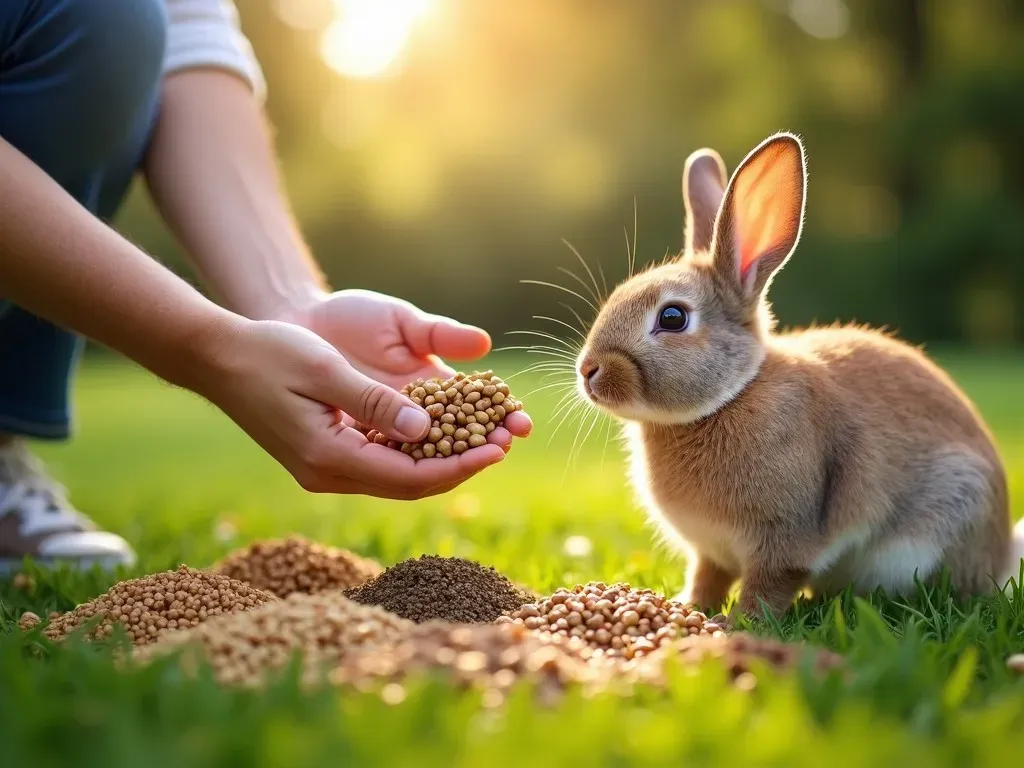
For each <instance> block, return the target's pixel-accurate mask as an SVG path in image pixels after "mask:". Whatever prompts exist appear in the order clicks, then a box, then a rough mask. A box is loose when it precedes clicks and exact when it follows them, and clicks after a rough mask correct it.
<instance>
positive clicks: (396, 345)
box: [282, 290, 533, 450]
mask: <svg viewBox="0 0 1024 768" xmlns="http://www.w3.org/2000/svg"><path fill="white" fill-rule="evenodd" d="M282 319H284V320H287V321H288V322H293V323H296V324H298V325H301V326H303V327H305V328H308V329H309V330H311V331H313V332H314V333H316V334H317V335H318V336H320V337H321V338H323V339H326V340H327V341H328V342H330V343H331V344H332V345H333V346H334V347H335V348H336V349H337V350H339V351H340V352H341V353H342V355H344V357H345V359H346V360H347V361H348V362H349V363H350V364H351V365H352V366H353V367H354V368H356V369H357V370H358V371H359V372H361V373H362V374H363V375H364V376H368V377H369V378H371V379H373V380H375V381H379V382H382V383H384V384H387V385H388V386H389V387H392V388H394V389H401V388H402V387H404V386H405V385H406V384H408V383H409V382H411V381H414V380H416V379H421V378H422V379H428V378H431V377H433V376H440V377H441V378H447V377H448V376H451V375H452V374H453V373H455V371H454V370H453V369H452V368H451V367H450V366H448V365H447V364H446V363H445V362H444V361H443V360H442V358H446V357H447V358H451V359H453V360H476V359H478V358H480V357H483V356H484V355H485V354H487V352H489V351H490V348H491V339H490V337H489V336H488V335H487V332H486V331H483V330H481V329H480V328H475V327H473V326H470V325H463V324H462V323H459V322H457V321H455V320H452V319H450V318H447V317H441V316H438V315H430V314H427V313H426V312H423V311H421V310H419V309H418V308H416V307H415V306H413V305H412V304H410V303H409V302H406V301H402V300H400V299H396V298H394V297H391V296H386V295H384V294H380V293H374V292H373V291H362V290H346V291H337V292H336V293H332V294H328V295H325V296H323V297H322V298H321V299H319V300H318V301H315V302H314V303H312V304H311V305H309V306H308V307H305V308H302V309H300V310H297V311H293V312H291V313H289V314H288V315H286V316H284V317H282ZM532 429H533V422H532V421H531V420H530V417H529V416H527V415H526V413H525V412H523V411H516V412H514V413H510V414H508V416H506V418H505V428H504V429H497V430H495V431H494V432H492V433H491V435H490V436H489V438H490V441H491V442H496V443H498V444H499V445H502V446H503V447H504V448H505V450H508V447H509V446H510V443H511V437H512V436H514V437H526V436H527V435H529V434H530V431H531V430H532Z"/></svg>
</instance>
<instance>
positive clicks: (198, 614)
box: [43, 565, 276, 645]
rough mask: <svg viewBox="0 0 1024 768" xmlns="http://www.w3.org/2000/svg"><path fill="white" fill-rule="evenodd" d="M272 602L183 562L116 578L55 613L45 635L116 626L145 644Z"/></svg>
mask: <svg viewBox="0 0 1024 768" xmlns="http://www.w3.org/2000/svg"><path fill="white" fill-rule="evenodd" d="M275 600H276V598H275V597H274V596H273V595H271V594H268V593H266V592H263V591H261V590H259V589H255V588H254V587H252V586H251V585H249V584H246V583H244V582H241V581H236V580H235V579H231V578H228V577H227V576H224V575H221V574H218V573H210V572H207V571H197V570H195V569H193V568H189V567H188V566H186V565H181V566H179V567H178V569H177V570H176V571H164V572H161V573H154V574H152V575H150V576H143V577H142V578H138V579H131V580H128V581H122V582H119V583H118V584H115V585H114V586H113V587H111V588H110V589H109V590H107V591H106V592H105V593H104V594H102V595H100V596H99V597H97V598H94V599H93V600H90V601H89V602H87V603H82V604H81V605H79V606H77V607H76V608H75V609H74V610H72V611H69V612H68V613H64V614H61V615H60V616H56V617H54V618H53V619H52V620H51V621H50V623H49V624H48V625H47V626H46V628H45V629H44V630H43V634H44V635H45V636H46V637H48V638H50V639H51V640H54V641H58V642H59V641H62V640H65V639H66V638H67V637H68V636H69V635H70V634H72V633H73V632H75V631H77V630H79V629H81V628H85V629H84V633H83V634H84V637H85V638H86V639H90V640H96V639H100V638H104V637H109V636H110V635H111V634H112V633H113V631H114V627H115V626H116V625H120V626H122V627H123V628H124V629H125V631H126V632H127V634H128V636H129V637H130V638H131V640H132V642H133V643H134V644H136V645H144V644H146V643H152V642H154V641H155V640H156V639H157V638H158V637H159V636H160V635H162V634H164V633H168V632H172V631H173V630H181V629H187V628H190V627H195V626H197V625H199V624H200V623H201V622H204V621H206V620H207V619H209V618H212V617H215V616H220V615H223V614H233V613H237V612H240V611H249V610H252V609H253V608H256V607H258V606H261V605H263V604H265V603H268V602H272V601H275Z"/></svg>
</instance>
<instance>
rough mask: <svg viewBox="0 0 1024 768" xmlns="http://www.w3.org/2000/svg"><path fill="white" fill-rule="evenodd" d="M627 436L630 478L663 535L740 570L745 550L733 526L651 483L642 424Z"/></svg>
mask: <svg viewBox="0 0 1024 768" xmlns="http://www.w3.org/2000/svg"><path fill="white" fill-rule="evenodd" d="M626 435H627V437H628V439H629V446H630V453H629V455H630V480H631V482H632V485H633V488H634V491H635V493H636V494H637V496H638V498H639V500H640V503H641V504H642V505H643V507H644V509H645V510H646V511H647V514H648V515H649V516H650V518H651V519H652V521H654V522H655V523H656V524H657V526H658V529H659V531H660V533H661V534H662V536H663V537H664V538H665V539H666V540H668V541H671V542H672V544H673V545H675V546H678V547H681V548H683V549H684V550H685V551H686V554H687V555H688V556H690V557H691V558H692V557H693V556H694V555H696V554H697V553H700V554H702V555H705V556H707V557H710V558H712V559H713V560H715V561H716V562H718V563H721V564H722V565H724V566H727V567H730V568H734V569H736V570H737V571H739V570H741V569H742V565H743V562H744V560H745V559H746V558H745V554H746V553H745V552H744V550H743V544H742V541H741V540H740V538H739V537H738V536H737V535H736V531H735V530H734V528H733V527H732V526H731V525H730V524H729V523H728V522H727V521H725V520H723V519H722V518H721V517H720V516H716V515H714V514H708V511H707V510H703V509H701V508H700V507H699V505H695V504H694V503H693V501H692V500H691V499H687V498H683V497H682V496H680V495H677V494H673V493H671V492H669V491H667V489H661V488H660V487H659V485H658V484H657V483H654V482H652V478H651V468H650V466H649V464H648V461H647V454H646V450H645V447H644V442H643V438H642V436H641V434H640V427H639V426H638V425H635V424H630V425H627V427H626Z"/></svg>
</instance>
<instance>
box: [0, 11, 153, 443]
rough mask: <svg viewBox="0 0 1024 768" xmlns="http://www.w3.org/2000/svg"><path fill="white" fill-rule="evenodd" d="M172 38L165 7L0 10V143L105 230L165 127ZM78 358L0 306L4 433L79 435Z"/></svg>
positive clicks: (39, 325) (32, 321) (63, 342)
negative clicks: (160, 119) (74, 414)
mask: <svg viewBox="0 0 1024 768" xmlns="http://www.w3.org/2000/svg"><path fill="white" fill-rule="evenodd" d="M166 35H167V19H166V15H165V10H164V5H163V0H0V136H2V137H3V138H4V139H5V140H6V141H7V142H9V143H10V144H12V145H13V146H14V147H16V148H17V149H18V150H20V151H21V152H22V153H24V154H25V155H26V156H28V157H29V158H30V159H31V160H32V161H33V162H35V163H36V165H38V166H40V167H41V168H42V169H43V170H44V171H45V172H46V173H47V174H48V175H49V176H50V177H51V178H53V179H54V180H55V181H56V182H57V183H58V184H60V186H61V187H63V188H64V189H65V190H66V191H67V192H68V193H69V194H70V195H72V196H73V197H74V198H75V199H76V200H77V201H78V202H79V203H81V204H82V205H83V206H84V207H86V208H87V209H88V210H89V211H91V212H92V213H93V214H95V215H96V216H98V217H99V218H101V219H103V220H105V221H109V220H110V219H111V218H112V217H113V216H114V214H115V213H116V212H117V210H118V208H119V207H120V205H121V203H122V201H123V200H124V198H125V195H126V193H127V191H128V188H129V185H130V183H131V180H132V177H133V175H134V173H135V170H136V169H137V168H138V166H139V164H140V162H141V160H142V157H143V155H144V153H145V150H146V147H147V144H148V141H149V137H150V134H151V132H152V129H153V125H154V123H155V120H156V115H157V111H158V106H159V86H160V79H161V78H160V74H161V68H162V64H163V54H164V47H165V42H166ZM5 226H9V223H8V222H0V236H2V234H3V227H5ZM0 291H2V287H0ZM80 348H81V340H80V339H79V337H78V336H76V335H75V334H74V333H72V332H71V331H68V330H66V329H63V328H58V327H56V326H54V325H52V324H50V323H49V322H47V321H45V320H42V319H40V318H39V317H36V316H35V315H32V314H30V313H28V312H26V311H24V310H22V309H20V308H19V307H17V306H14V305H13V304H11V303H10V302H7V301H4V299H3V297H2V296H0V433H12V434H20V435H26V436H30V437H37V438H50V439H57V438H65V437H67V436H68V435H69V434H70V432H71V423H72V419H71V407H70V388H71V387H70V385H71V378H72V374H73V372H74V369H75V364H76V361H77V359H78V355H79V350H80Z"/></svg>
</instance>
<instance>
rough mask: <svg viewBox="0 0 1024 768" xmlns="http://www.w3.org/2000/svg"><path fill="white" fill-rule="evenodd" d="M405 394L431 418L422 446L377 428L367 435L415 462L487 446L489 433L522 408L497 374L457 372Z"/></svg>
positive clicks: (417, 383) (408, 387)
mask: <svg viewBox="0 0 1024 768" xmlns="http://www.w3.org/2000/svg"><path fill="white" fill-rule="evenodd" d="M402 394H403V395H405V396H406V397H408V398H409V399H410V400H412V401H413V402H414V403H416V405H419V406H422V407H423V408H424V409H426V411H427V413H428V414H430V418H431V422H430V432H429V434H428V435H427V437H426V438H425V439H424V440H422V441H421V442H418V443H398V442H396V441H394V440H389V439H388V437H387V436H386V435H384V434H381V433H380V432H378V431H377V430H375V429H371V430H369V431H367V433H366V437H367V438H368V439H369V440H372V441H373V442H375V443H379V444H381V445H387V446H390V447H391V448H398V449H401V451H402V453H405V454H408V455H410V456H412V457H413V459H415V460H416V461H419V460H420V459H432V458H434V457H435V456H437V457H442V458H443V457H447V456H451V455H452V454H453V453H454V454H459V453H465V452H466V451H468V450H469V449H470V448H478V447H479V446H481V445H484V444H485V443H486V442H487V435H489V434H490V433H491V432H493V431H494V430H495V429H496V428H497V427H500V426H502V425H503V424H504V423H505V416H506V415H507V414H509V413H511V412H512V411H521V410H523V404H522V403H521V402H519V401H518V400H516V399H515V398H514V397H512V395H511V393H510V392H509V388H508V385H507V384H506V383H505V382H504V381H502V380H501V379H500V378H499V377H497V376H495V375H494V371H484V372H482V373H472V374H469V375H466V374H464V373H457V374H455V375H454V376H452V377H451V378H450V379H444V380H441V379H439V378H433V379H429V380H425V379H417V380H416V381H414V382H412V383H411V384H407V385H406V386H405V387H404V388H403V389H402Z"/></svg>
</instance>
